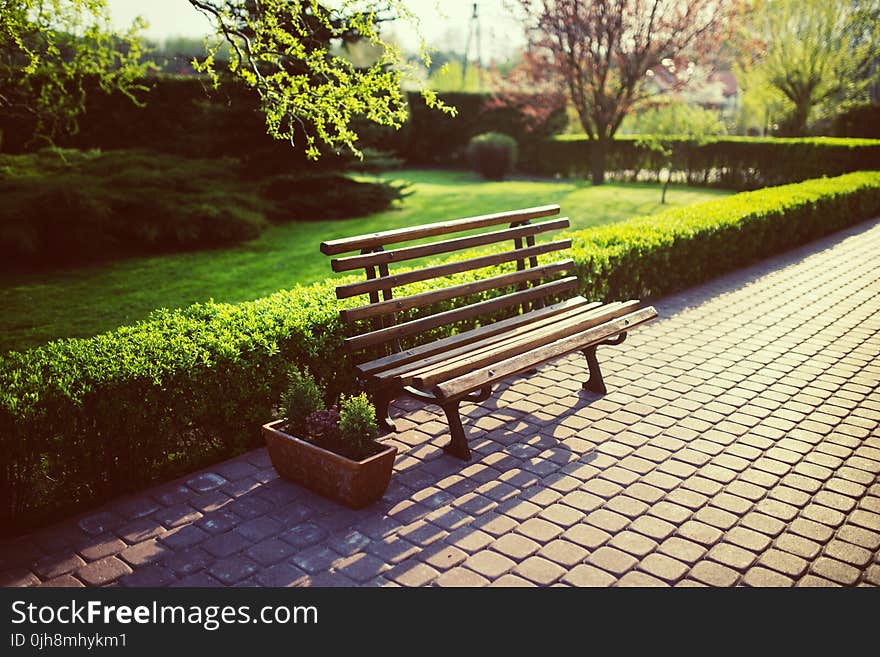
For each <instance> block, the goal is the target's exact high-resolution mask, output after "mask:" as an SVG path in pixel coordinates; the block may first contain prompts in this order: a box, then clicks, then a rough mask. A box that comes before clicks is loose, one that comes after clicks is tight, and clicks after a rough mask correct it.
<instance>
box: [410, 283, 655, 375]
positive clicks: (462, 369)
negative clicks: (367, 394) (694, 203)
mask: <svg viewBox="0 0 880 657" xmlns="http://www.w3.org/2000/svg"><path fill="white" fill-rule="evenodd" d="M638 305H639V302H638V301H627V302H626V303H621V304H616V305H615V306H614V307H611V308H607V307H605V306H603V307H602V308H599V309H597V310H595V311H593V312H591V313H587V314H586V315H584V316H579V317H572V318H569V319H567V320H565V321H560V322H553V323H551V324H550V325H548V326H545V327H543V328H541V329H539V330H535V331H531V332H529V333H528V334H526V335H521V336H519V337H517V338H513V339H511V340H505V341H503V342H501V343H498V344H495V345H490V346H487V347H483V348H481V349H479V350H476V351H472V352H471V353H468V354H465V355H462V356H461V357H458V358H451V359H450V360H449V361H447V362H446V363H443V364H442V365H435V366H433V367H430V368H427V371H426V370H421V371H418V372H413V373H412V374H409V375H407V377H406V378H407V379H408V380H407V381H405V382H406V383H409V382H410V381H412V382H413V383H414V384H415V385H416V387H418V388H421V389H422V390H426V389H428V388H429V387H431V386H434V385H436V384H438V383H440V382H441V381H448V380H449V379H452V378H455V377H457V376H460V375H462V374H466V373H467V372H471V371H473V370H475V369H477V368H479V367H483V366H484V365H491V364H492V363H497V362H498V361H501V360H504V359H506V358H511V357H513V356H516V355H518V354H522V353H525V352H527V351H531V350H533V349H537V348H538V347H543V346H544V345H547V344H550V343H551V342H554V341H556V340H560V339H562V338H567V337H568V336H570V335H574V334H575V333H579V332H581V331H584V330H586V329H588V328H592V327H594V326H598V325H599V324H602V323H604V322H608V321H610V320H612V319H616V318H617V317H620V316H622V315H626V314H627V313H629V312H632V311H633V310H634V309H635V308H637V307H638Z"/></svg>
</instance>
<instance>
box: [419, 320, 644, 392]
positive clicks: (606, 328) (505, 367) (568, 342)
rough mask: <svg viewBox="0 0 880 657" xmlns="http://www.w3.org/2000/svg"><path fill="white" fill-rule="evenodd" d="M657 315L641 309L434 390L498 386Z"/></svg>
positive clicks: (451, 390)
mask: <svg viewBox="0 0 880 657" xmlns="http://www.w3.org/2000/svg"><path fill="white" fill-rule="evenodd" d="M656 316H657V311H656V310H655V309H654V308H653V306H649V307H648V308H642V309H641V310H637V311H635V312H633V313H630V314H628V315H624V316H623V317H618V318H616V319H613V320H611V321H609V322H606V323H604V324H600V325H599V326H594V327H593V328H589V329H587V330H586V331H582V332H580V333H576V334H575V335H572V336H569V337H566V338H563V339H561V340H557V341H556V342H553V343H551V344H548V345H544V346H541V347H538V348H537V349H534V350H532V351H529V352H526V353H523V354H519V355H516V356H513V357H511V358H507V359H505V360H501V361H499V362H497V363H493V364H491V365H487V366H485V367H482V368H480V369H477V370H475V371H473V372H468V373H467V374H463V375H462V376H459V377H456V378H454V379H450V380H448V381H444V382H443V383H440V384H438V385H437V386H436V387H435V388H434V390H435V391H436V393H437V394H438V395H439V396H440V397H441V398H443V399H450V398H453V397H458V396H460V395H466V394H467V393H469V392H471V391H473V390H478V389H480V388H482V387H483V386H486V385H490V384H492V383H496V382H497V381H500V380H502V379H505V378H507V377H509V376H512V375H514V374H519V373H521V372H524V371H526V370H530V369H532V368H534V367H536V366H538V365H541V364H544V363H546V362H548V361H551V360H553V359H555V358H558V357H560V356H564V355H566V354H569V353H571V352H573V351H578V350H580V349H584V348H586V347H588V346H590V345H593V344H598V343H599V342H602V341H603V340H606V339H608V338H610V337H612V336H614V335H617V334H619V333H623V332H625V331H629V330H631V329H633V328H635V327H636V326H639V325H641V324H644V323H645V322H647V321H649V320H651V319H653V318H654V317H656Z"/></svg>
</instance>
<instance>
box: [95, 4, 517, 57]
mask: <svg viewBox="0 0 880 657" xmlns="http://www.w3.org/2000/svg"><path fill="white" fill-rule="evenodd" d="M108 4H109V6H110V11H111V14H112V16H113V20H114V22H115V23H116V24H117V25H118V26H120V27H123V26H126V25H128V24H130V23H131V21H132V20H133V19H134V18H135V16H143V17H144V18H145V19H146V20H147V21H148V23H149V28H148V29H147V30H146V32H145V34H146V36H147V37H148V38H150V39H153V40H155V41H163V40H164V39H166V38H168V37H175V36H189V37H201V36H204V35H205V33H206V32H207V31H208V30H209V23H208V22H207V19H206V18H205V17H204V16H203V15H202V14H200V13H199V12H198V11H196V10H195V9H194V8H193V7H192V5H190V4H189V2H187V0H150V1H149V2H144V1H143V0H108ZM406 4H407V6H408V7H409V8H410V9H411V10H412V11H413V13H415V14H416V16H418V17H419V19H420V20H421V30H422V33H423V35H424V36H425V39H426V40H427V42H428V44H429V45H430V46H431V47H433V48H440V49H449V50H455V51H460V52H463V51H464V47H465V42H466V40H467V36H468V29H469V27H470V19H471V14H472V12H473V4H474V3H473V0H442V1H440V0H407V3H406ZM477 4H478V13H479V15H480V31H481V42H482V51H483V53H482V54H483V58H484V60H485V61H487V62H488V60H489V59H491V58H492V57H496V58H503V57H504V56H505V55H507V54H508V53H509V52H510V51H511V50H512V49H513V48H516V47H517V46H518V45H519V44H521V43H522V35H521V29H520V25H519V23H518V21H517V20H516V19H515V17H514V16H513V14H512V13H511V11H510V9H509V6H510V4H511V0H480V1H479V2H477ZM393 29H394V32H395V34H396V36H397V39H398V41H399V42H400V43H401V44H402V45H403V46H404V47H407V48H415V47H416V45H417V43H418V42H417V40H416V38H415V36H414V33H413V31H412V28H411V26H408V25H403V24H400V25H395V26H394V28H393ZM473 41H474V44H475V43H476V39H475V38H474V40H473ZM472 48H473V50H472V52H473V53H474V54H475V53H476V46H475V45H472Z"/></svg>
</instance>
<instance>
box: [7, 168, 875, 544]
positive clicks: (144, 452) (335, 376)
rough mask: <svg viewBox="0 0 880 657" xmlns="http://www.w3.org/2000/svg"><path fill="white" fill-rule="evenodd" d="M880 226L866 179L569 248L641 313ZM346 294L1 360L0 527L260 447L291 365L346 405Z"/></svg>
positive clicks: (587, 237) (589, 277) (750, 201)
mask: <svg viewBox="0 0 880 657" xmlns="http://www.w3.org/2000/svg"><path fill="white" fill-rule="evenodd" d="M878 214H880V172H860V173H854V174H849V175H845V176H840V177H838V178H832V179H819V180H810V181H807V182H804V183H801V184H795V185H787V186H785V187H779V188H773V189H764V190H760V191H756V192H749V193H744V194H738V195H736V196H732V197H727V198H725V199H721V200H717V201H710V202H707V203H701V204H697V205H693V206H689V207H685V208H676V209H672V210H669V211H667V212H664V213H661V214H659V215H654V216H652V217H639V218H635V219H632V220H630V221H626V222H623V223H619V224H612V225H609V226H603V227H598V228H593V229H588V230H584V231H579V232H575V233H572V236H573V238H574V247H573V256H574V258H575V261H576V266H577V273H578V275H579V276H580V279H581V282H582V290H581V292H582V293H583V294H585V295H586V296H588V297H591V298H595V299H600V298H601V299H619V298H629V297H638V298H643V299H644V298H647V297H650V296H653V295H658V294H662V293H668V292H671V291H673V290H676V289H680V288H682V287H685V286H688V285H692V284H695V283H699V282H700V281H703V280H705V279H707V278H709V277H711V276H714V275H716V274H720V273H722V272H724V271H728V270H729V269H731V268H733V267H738V266H741V265H744V264H746V263H748V262H751V261H753V260H755V259H756V258H760V257H763V256H767V255H770V254H773V253H777V252H779V251H781V250H784V249H787V248H790V247H793V246H796V245H798V244H801V243H803V242H806V241H808V240H810V239H814V238H816V237H819V236H821V235H824V234H827V233H830V232H832V231H835V230H837V229H839V228H842V227H844V226H847V225H851V224H854V223H856V222H858V221H861V220H864V219H866V218H869V217H872V216H877V215H878ZM315 248H317V244H316V245H315ZM480 275H485V274H484V273H481V274H480ZM474 276H475V274H474V273H468V274H463V275H461V276H460V277H459V280H458V281H456V282H461V281H463V280H467V279H468V278H472V277H474ZM339 282H340V281H339V280H334V281H325V282H322V283H316V284H314V285H310V286H307V287H296V288H294V289H292V290H289V291H282V292H278V293H276V294H274V295H272V296H270V297H266V298H264V299H259V300H257V301H253V302H249V303H243V304H238V305H229V304H216V303H205V304H197V305H194V306H191V307H190V308H186V309H183V310H176V311H166V310H163V311H158V312H156V313H155V314H154V315H153V316H152V317H151V318H150V319H149V320H147V321H145V322H141V323H139V324H136V325H133V326H130V327H124V328H121V329H118V330H117V331H114V332H111V333H106V334H103V335H99V336H97V337H94V338H91V339H74V340H58V341H55V342H52V343H49V344H48V345H45V346H43V347H39V348H36V349H32V350H30V351H27V352H24V353H10V354H8V355H6V356H4V357H2V358H0V454H3V465H2V470H0V501H2V505H3V506H2V508H0V527H2V528H3V531H5V532H16V531H21V530H23V529H26V528H28V527H30V526H33V525H34V524H38V523H41V522H45V521H47V520H49V519H51V518H53V517H57V516H59V515H63V514H66V513H70V512H72V511H74V510H76V509H80V508H82V507H84V506H86V505H89V504H94V503H97V502H99V501H102V500H106V499H108V498H110V497H112V496H114V495H118V494H121V493H124V492H128V491H132V490H136V489H138V488H141V487H143V486H145V485H147V484H149V483H151V482H154V481H157V480H161V479H166V478H170V477H172V476H176V475H178V474H181V473H184V472H186V471H189V470H192V469H194V468H197V467H201V466H205V465H207V464H209V463H212V462H215V461H217V460H219V459H222V458H224V457H227V456H230V455H231V454H234V453H236V452H237V451H240V450H242V449H245V448H247V447H251V446H253V445H256V444H258V443H259V431H258V426H259V425H260V423H262V422H264V421H266V420H267V419H269V418H270V417H271V415H272V413H273V409H274V406H275V405H276V404H277V401H278V399H279V396H280V394H281V391H282V389H283V387H284V381H285V379H284V374H285V371H286V367H287V365H288V363H296V364H298V365H300V366H308V367H309V368H310V369H311V370H312V371H313V372H314V373H315V374H316V376H317V377H318V378H319V379H321V380H323V381H324V382H325V383H327V384H328V387H329V390H328V394H329V395H330V396H333V397H335V396H336V395H337V394H338V393H339V392H341V391H347V390H350V389H351V387H352V385H353V377H352V371H351V366H350V364H349V363H348V361H347V359H345V358H342V357H341V354H342V353H343V351H342V339H343V334H342V327H341V326H340V324H339V321H338V310H339V307H340V302H337V301H336V300H335V298H334V294H333V287H334V286H335V285H336V284H338V283H339ZM439 284H440V283H438V282H434V281H427V282H425V283H421V284H419V285H416V286H413V291H418V290H420V289H428V288H430V287H432V286H437V285H439ZM349 302H350V303H352V304H354V303H355V301H353V300H348V301H347V302H346V303H349ZM437 309H438V308H434V309H432V310H437ZM446 330H448V329H446ZM441 333H442V331H441V330H438V331H437V332H436V334H437V335H439V334H441Z"/></svg>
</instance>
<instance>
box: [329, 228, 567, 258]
mask: <svg viewBox="0 0 880 657" xmlns="http://www.w3.org/2000/svg"><path fill="white" fill-rule="evenodd" d="M568 226H569V221H568V217H563V218H561V219H553V220H552V221H543V222H541V223H537V224H529V225H527V226H519V227H517V228H506V229H504V230H496V231H493V232H491V233H483V234H481V235H470V236H468V237H456V238H454V239H451V240H443V241H440V242H432V243H430V244H417V245H416V246H405V247H402V248H400V249H392V250H390V251H378V252H376V253H365V254H363V255H355V256H347V257H345V258H334V259H333V260H331V261H330V267H331V268H332V269H333V271H350V270H352V269H361V268H363V267H371V266H375V265H380V264H386V265H387V264H390V263H393V262H404V261H406V260H415V259H416V258H425V257H427V256H434V255H440V254H441V253H452V252H454V251H461V250H463V249H471V248H474V247H477V246H486V245H487V244H495V243H497V242H506V241H507V240H512V239H518V238H522V237H533V236H534V235H537V234H539V233H547V232H550V231H553V230H561V229H562V228H567V227H568Z"/></svg>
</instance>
